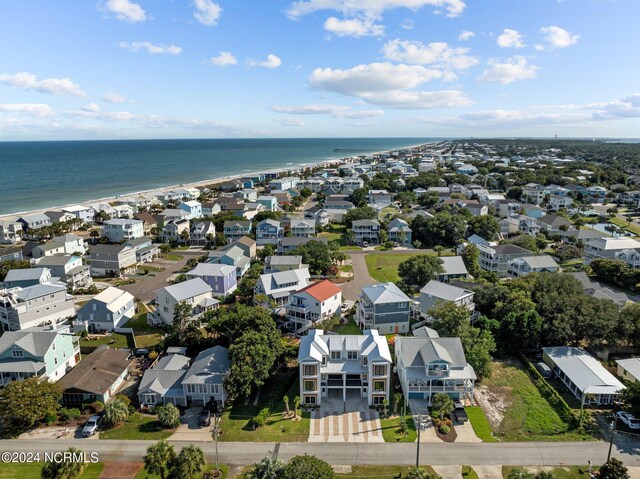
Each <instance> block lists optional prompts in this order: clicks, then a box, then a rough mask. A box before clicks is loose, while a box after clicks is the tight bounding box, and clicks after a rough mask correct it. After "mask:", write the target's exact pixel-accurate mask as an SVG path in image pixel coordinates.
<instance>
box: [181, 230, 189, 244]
mask: <svg viewBox="0 0 640 479" xmlns="http://www.w3.org/2000/svg"><path fill="white" fill-rule="evenodd" d="M189 236H190V235H189V232H188V231H187V230H183V231H182V233H180V239H181V240H182V242H183V243H185V244H186V243H187V242H188V241H189Z"/></svg>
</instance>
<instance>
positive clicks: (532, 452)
mask: <svg viewBox="0 0 640 479" xmlns="http://www.w3.org/2000/svg"><path fill="white" fill-rule="evenodd" d="M173 443H174V445H175V446H176V449H180V448H181V447H182V446H185V445H188V444H191V443H190V442H182V441H180V442H176V441H173ZM151 444H153V442H151V441H110V440H97V441H89V440H82V439H80V440H78V439H70V440H60V441H46V440H3V441H0V450H1V451H2V452H27V451H40V452H45V451H48V452H55V451H63V450H66V449H67V448H68V447H71V446H73V447H77V448H79V449H81V450H83V451H84V452H87V453H90V452H97V453H98V456H99V460H100V461H104V462H136V461H137V462H141V461H142V458H143V456H144V454H145V451H146V448H147V447H148V446H149V445H151ZM193 444H195V445H196V446H199V447H201V448H202V449H203V450H204V451H205V454H206V456H207V460H208V461H213V460H215V448H214V444H213V443H212V442H207V443H203V442H194V443H193ZM218 450H219V455H220V462H221V463H223V464H234V465H247V464H253V463H255V462H257V461H259V460H260V459H262V458H263V457H265V456H268V455H271V454H272V453H273V451H274V450H277V453H278V457H280V458H281V459H283V460H285V461H286V460H288V459H290V458H291V457H293V456H295V455H298V454H304V453H308V454H314V455H316V456H318V457H320V458H322V459H324V460H326V461H328V462H329V463H331V464H340V465H342V464H351V465H356V464H394V465H411V464H415V460H416V443H403V444H393V443H386V444H359V443H346V444H345V443H304V442H303V443H280V444H276V443H249V442H242V443H231V442H221V443H219V444H218ZM607 450H608V444H607V443H605V442H601V441H589V442H579V443H575V442H556V443H554V442H546V443H540V442H530V443H529V442H520V443H491V444H486V443H481V444H477V443H442V444H427V443H421V444H420V462H421V463H422V464H430V465H466V464H474V465H503V464H508V465H527V466H535V465H545V466H558V465H579V464H586V463H587V461H588V460H591V461H592V462H593V463H594V464H601V463H603V462H604V461H606V457H607ZM639 454H640V449H639V448H637V447H636V448H635V449H633V450H624V451H621V450H618V449H617V448H615V447H614V451H613V456H614V457H618V458H620V459H621V460H622V461H623V462H624V463H625V464H626V465H627V466H640V455H639Z"/></svg>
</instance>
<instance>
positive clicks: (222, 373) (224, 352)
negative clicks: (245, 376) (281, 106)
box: [182, 346, 231, 406]
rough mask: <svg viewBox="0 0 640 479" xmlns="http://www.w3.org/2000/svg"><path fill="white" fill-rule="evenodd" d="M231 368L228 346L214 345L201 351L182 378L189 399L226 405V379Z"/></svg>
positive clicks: (199, 402)
mask: <svg viewBox="0 0 640 479" xmlns="http://www.w3.org/2000/svg"><path fill="white" fill-rule="evenodd" d="M230 368H231V360H230V359H229V350H228V349H227V348H224V347H222V346H214V347H212V348H209V349H205V350H204V351H202V352H200V354H198V356H197V357H196V358H195V359H194V360H193V364H191V367H190V368H189V370H188V371H187V373H186V374H185V376H184V379H183V380H182V387H183V390H184V395H185V397H186V399H187V401H188V402H190V403H194V404H200V405H204V404H206V403H208V402H209V401H211V400H213V401H216V402H218V403H220V404H221V405H222V406H224V403H225V402H226V401H227V393H226V392H225V390H224V379H225V378H226V377H227V375H228V374H229V369H230Z"/></svg>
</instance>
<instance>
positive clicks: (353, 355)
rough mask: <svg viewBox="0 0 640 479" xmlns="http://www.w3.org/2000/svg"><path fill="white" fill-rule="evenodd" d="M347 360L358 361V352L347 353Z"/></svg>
mask: <svg viewBox="0 0 640 479" xmlns="http://www.w3.org/2000/svg"><path fill="white" fill-rule="evenodd" d="M347 359H358V351H347Z"/></svg>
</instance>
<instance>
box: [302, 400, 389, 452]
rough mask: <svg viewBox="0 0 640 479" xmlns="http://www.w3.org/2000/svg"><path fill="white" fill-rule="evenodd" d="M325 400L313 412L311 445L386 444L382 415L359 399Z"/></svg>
mask: <svg viewBox="0 0 640 479" xmlns="http://www.w3.org/2000/svg"><path fill="white" fill-rule="evenodd" d="M344 411H345V404H344V403H343V402H342V400H336V399H325V400H324V401H323V403H322V404H321V406H320V409H319V410H317V411H313V412H312V413H311V426H310V428H309V442H384V438H383V437H382V430H381V426H380V419H379V416H378V413H377V412H376V411H374V410H372V409H369V407H368V406H367V405H366V404H365V403H363V402H362V401H361V400H359V399H348V400H347V402H346V411H347V412H344Z"/></svg>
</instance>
